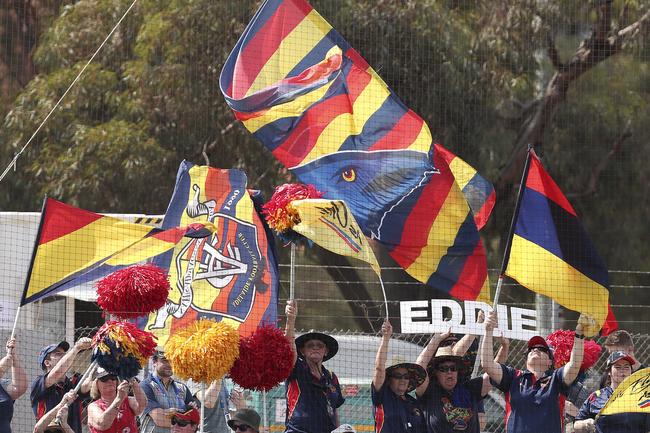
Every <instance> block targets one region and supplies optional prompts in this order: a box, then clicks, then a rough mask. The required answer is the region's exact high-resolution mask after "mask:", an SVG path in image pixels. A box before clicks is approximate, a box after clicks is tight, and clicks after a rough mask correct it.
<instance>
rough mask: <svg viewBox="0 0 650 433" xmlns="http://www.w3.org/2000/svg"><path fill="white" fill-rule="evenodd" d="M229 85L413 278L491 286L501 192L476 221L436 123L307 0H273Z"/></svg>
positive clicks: (224, 82) (224, 78)
mask: <svg viewBox="0 0 650 433" xmlns="http://www.w3.org/2000/svg"><path fill="white" fill-rule="evenodd" d="M220 86H221V91H222V93H223V94H224V97H225V100H226V102H227V103H228V105H229V106H230V107H231V108H232V109H233V111H234V113H235V116H236V118H237V119H239V120H241V121H242V123H243V124H244V126H245V127H246V128H247V129H248V130H249V131H250V132H251V133H252V134H253V135H254V136H255V137H256V138H258V139H259V140H260V141H261V142H262V143H263V144H264V145H265V146H266V147H267V148H268V149H269V150H270V151H271V152H272V153H273V155H274V156H275V157H276V158H277V159H278V160H279V161H280V162H282V163H283V164H284V165H285V166H286V167H288V168H289V169H290V170H291V171H292V173H293V174H295V175H296V176H297V178H298V179H300V181H301V182H302V183H305V184H313V185H315V186H316V187H317V188H318V189H319V190H320V191H322V192H323V193H324V198H327V199H333V200H342V201H344V202H345V203H347V205H348V206H349V208H350V210H351V212H352V214H353V215H354V217H355V219H356V220H357V222H358V223H359V226H360V227H361V229H362V230H363V233H364V234H365V235H366V236H368V237H372V238H374V239H376V240H377V241H378V242H379V243H381V244H382V245H383V246H384V247H385V248H387V250H388V251H389V253H390V255H391V256H392V258H393V259H394V260H395V261H396V262H397V263H398V264H399V265H400V266H401V267H402V268H404V269H405V270H406V271H407V272H408V273H409V274H410V275H411V276H413V277H414V278H416V279H417V280H419V281H422V282H424V283H427V284H429V285H430V286H432V287H435V288H437V289H438V290H441V291H443V292H446V293H449V294H451V295H452V296H454V297H456V298H459V299H475V298H476V297H477V295H478V294H479V292H480V291H481V289H482V288H484V287H487V281H488V280H487V267H486V258H485V250H484V248H483V244H482V242H481V238H480V236H479V234H478V230H477V226H476V222H478V223H479V224H481V223H483V224H484V221H485V220H486V219H487V216H488V215H489V210H487V209H491V207H490V205H489V204H487V205H486V206H484V205H483V204H485V203H487V202H488V198H489V197H490V193H489V192H488V194H487V195H486V196H485V197H484V198H483V199H479V200H478V201H477V203H479V205H478V206H479V207H478V211H481V209H485V211H483V212H482V213H481V214H480V215H481V216H479V218H478V219H477V221H476V222H475V218H474V215H473V214H472V211H471V210H470V207H469V206H468V202H467V200H466V198H465V196H464V195H463V191H462V190H461V187H459V185H458V184H457V182H456V179H455V177H454V173H455V172H454V171H453V169H452V168H450V163H449V161H448V159H449V157H450V155H449V154H447V153H445V152H442V151H440V150H439V149H438V148H436V147H434V146H433V140H432V137H431V133H430V131H429V128H428V126H427V124H426V123H425V122H424V120H423V119H422V118H421V117H419V116H418V115H417V114H416V113H415V112H413V111H412V110H410V109H409V108H408V107H406V106H405V105H404V104H403V103H402V101H400V99H399V98H398V97H397V96H396V95H395V94H394V93H393V92H392V91H391V90H390V89H389V88H388V86H387V85H386V84H385V83H384V82H383V81H382V79H381V78H380V77H379V76H378V75H377V74H376V72H375V71H374V70H373V69H372V68H371V67H370V66H369V65H368V64H367V63H366V61H365V60H364V59H363V58H362V57H361V56H360V55H359V53H357V52H356V51H355V50H354V49H353V48H352V47H351V46H350V45H349V44H348V43H347V41H345V39H343V38H342V37H341V35H339V34H338V33H337V32H336V30H334V29H333V28H332V27H331V26H330V24H329V23H328V22H327V21H325V20H324V19H323V18H322V17H321V16H320V15H319V14H318V12H316V11H315V10H314V9H313V8H312V6H311V5H310V4H309V3H308V2H307V1H305V0H267V1H265V2H264V3H263V4H262V6H261V7H260V9H259V10H258V11H257V13H256V14H255V16H254V17H253V19H252V20H251V22H250V23H249V24H248V26H247V27H246V29H245V31H244V33H243V35H242V36H241V38H240V39H239V41H238V42H237V44H236V46H235V47H234V49H233V51H232V53H231V54H230V56H229V57H228V59H227V61H226V64H225V65H224V68H223V70H222V73H221V77H220ZM470 184H471V185H473V183H472V182H471V179H470V178H468V179H467V183H466V184H465V186H467V185H470ZM471 185H470V188H467V191H466V193H467V194H471V193H472V191H474V190H475V189H474V188H471ZM470 202H471V200H470ZM480 203H483V204H480Z"/></svg>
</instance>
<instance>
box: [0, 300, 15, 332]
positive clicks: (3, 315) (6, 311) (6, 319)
mask: <svg viewBox="0 0 650 433" xmlns="http://www.w3.org/2000/svg"><path fill="white" fill-rule="evenodd" d="M17 310H18V302H16V301H10V300H8V299H3V300H2V301H0V329H13V327H14V319H15V318H16V311H17Z"/></svg>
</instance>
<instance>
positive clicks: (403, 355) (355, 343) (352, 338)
mask: <svg viewBox="0 0 650 433" xmlns="http://www.w3.org/2000/svg"><path fill="white" fill-rule="evenodd" d="M49 304H51V305H46V306H43V305H41V306H39V307H38V308H39V309H41V310H42V311H41V313H37V315H39V314H49V313H46V311H45V310H47V309H50V307H52V306H54V305H57V304H65V301H61V300H58V301H54V302H50V303H49ZM59 307H60V306H59ZM54 311H55V312H56V311H59V312H60V313H62V314H60V315H59V319H60V321H55V320H53V321H50V325H51V326H43V327H39V328H38V329H35V330H33V331H28V330H19V331H18V338H19V359H20V361H21V362H22V363H23V365H24V366H25V367H26V369H27V371H28V379H29V382H30V383H31V382H32V380H33V379H34V378H35V377H36V376H37V375H38V374H41V373H42V372H41V371H39V368H38V366H37V365H36V364H37V362H36V357H37V355H38V351H39V350H40V348H41V347H43V346H45V345H47V344H51V343H53V342H58V341H61V340H63V339H66V338H67V339H69V340H70V337H74V339H75V340H78V339H79V338H81V337H92V336H93V335H94V333H95V332H96V331H97V329H98V327H77V328H74V330H73V331H74V332H73V333H72V334H71V335H66V334H65V333H62V332H60V331H61V330H62V329H64V328H63V327H61V326H58V325H60V324H61V323H62V322H64V320H63V319H64V317H65V314H64V313H63V311H62V309H61V308H59V309H55V310H54ZM92 314H93V315H95V316H96V318H97V319H98V320H100V319H101V318H100V314H99V313H97V312H94V313H92ZM319 331H320V332H325V333H327V334H330V335H332V336H334V337H335V338H336V339H337V340H338V343H339V351H338V353H337V355H336V356H335V357H334V358H332V359H331V360H329V361H328V362H327V363H326V367H328V368H329V369H330V370H331V371H333V372H334V373H336V375H337V376H338V377H339V380H340V383H341V388H342V391H343V394H344V397H345V399H346V402H345V404H344V405H343V406H342V407H341V409H340V412H339V416H340V420H341V422H342V423H349V424H352V425H354V426H355V428H356V430H357V431H373V429H374V418H373V407H372V401H371V396H370V383H371V380H372V374H373V370H374V360H375V354H376V351H377V348H378V345H379V342H380V338H379V336H378V334H373V333H363V332H358V331H350V330H340V329H336V328H330V329H320V330H319ZM301 332H302V331H297V334H300V333H301ZM7 336H8V334H7V332H2V333H0V338H3V339H5V338H7ZM430 337H431V336H430V335H423V334H401V333H396V334H394V335H393V339H392V341H391V344H390V347H389V355H388V359H387V365H391V364H393V363H398V362H414V361H415V359H416V358H417V356H418V354H419V353H420V351H421V350H422V348H423V347H424V346H425V345H426V343H427V342H428V341H429V339H430ZM70 341H72V340H70ZM596 341H597V342H598V343H599V344H602V343H603V341H604V338H598V339H597V340H596ZM633 341H634V343H635V348H636V352H635V355H636V357H637V359H638V360H639V361H640V362H641V363H642V364H647V363H648V361H650V335H648V334H636V335H633ZM526 353H527V348H526V344H525V342H524V341H519V340H512V341H510V350H509V356H508V361H507V363H508V364H510V365H512V366H514V367H516V368H522V369H523V368H525V362H526ZM606 358H607V352H606V350H603V352H602V353H601V356H600V358H599V360H598V361H597V362H596V364H595V365H594V367H593V368H592V369H591V370H589V371H588V372H587V374H586V375H585V377H584V379H583V383H584V386H585V389H586V390H588V391H589V392H591V391H593V390H596V389H597V387H598V384H599V382H600V379H601V375H602V372H603V371H604V369H605V360H606ZM470 363H471V362H470ZM89 364H90V352H88V351H86V352H81V353H80V354H79V355H78V356H77V357H76V359H75V362H74V364H73V366H72V368H71V369H70V372H69V373H70V374H72V373H83V372H84V371H85V370H86V368H87V367H88V366H89ZM148 371H149V366H148V367H147V368H146V369H145V370H144V371H143V372H142V375H141V376H140V378H143V377H144V376H145V375H146V374H147V373H148ZM224 386H226V387H227V388H228V389H230V390H232V388H233V384H232V382H230V381H229V380H228V379H226V381H225V382H224ZM581 395H582V397H581V398H582V399H584V395H585V393H584V392H583V393H582V394H581ZM244 398H245V401H246V404H247V405H248V406H249V407H252V408H254V409H256V410H257V411H258V412H260V413H261V414H262V413H264V411H265V412H266V419H267V422H268V425H269V428H270V431H273V432H277V431H284V419H285V418H284V416H285V409H286V400H285V389H284V386H283V385H280V386H278V387H276V388H274V389H273V390H271V391H269V392H268V393H267V395H266V396H264V395H263V394H262V393H260V392H252V391H247V390H245V391H244ZM575 403H576V405H577V406H579V405H580V404H581V403H582V401H581V400H578V401H575ZM484 407H485V415H486V427H485V430H484V431H486V432H494V433H501V432H504V431H505V427H504V415H505V400H504V398H503V394H502V393H501V392H500V391H498V390H492V391H491V392H490V394H489V395H488V397H486V399H485V400H484ZM86 417H87V415H86V413H85V411H84V413H83V419H84V423H83V424H84V426H85V425H86V422H85V421H86ZM566 419H567V432H572V431H573V430H572V424H571V420H572V419H571V418H570V417H568V416H567V418H566ZM34 423H35V420H34V416H33V414H32V409H31V408H30V407H29V391H28V392H27V394H26V395H25V396H23V397H22V398H20V399H19V400H18V401H16V404H15V415H14V418H13V422H12V426H13V428H14V431H16V432H23V431H25V432H26V431H31V430H32V428H33V425H34ZM84 429H87V427H84ZM85 431H86V430H85Z"/></svg>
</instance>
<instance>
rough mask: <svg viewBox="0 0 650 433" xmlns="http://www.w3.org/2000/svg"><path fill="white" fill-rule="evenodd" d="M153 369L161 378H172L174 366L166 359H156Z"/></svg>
mask: <svg viewBox="0 0 650 433" xmlns="http://www.w3.org/2000/svg"><path fill="white" fill-rule="evenodd" d="M153 368H154V370H156V374H157V375H158V376H160V377H172V374H173V373H172V366H171V364H170V363H169V361H168V360H167V358H165V357H162V358H158V359H156V361H155V362H154V363H153Z"/></svg>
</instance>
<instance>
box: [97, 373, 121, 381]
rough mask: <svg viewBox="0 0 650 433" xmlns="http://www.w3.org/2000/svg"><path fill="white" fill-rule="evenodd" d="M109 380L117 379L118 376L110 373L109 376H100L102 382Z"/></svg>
mask: <svg viewBox="0 0 650 433" xmlns="http://www.w3.org/2000/svg"><path fill="white" fill-rule="evenodd" d="M109 380H117V376H113V375H110V374H109V375H108V376H103V377H100V378H99V381H100V382H108V381H109Z"/></svg>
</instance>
